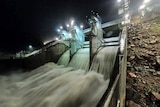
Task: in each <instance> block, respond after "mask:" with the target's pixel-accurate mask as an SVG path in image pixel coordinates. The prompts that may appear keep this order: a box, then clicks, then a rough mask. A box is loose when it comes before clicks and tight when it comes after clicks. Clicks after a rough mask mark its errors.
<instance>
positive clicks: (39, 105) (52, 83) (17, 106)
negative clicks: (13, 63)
mask: <svg viewBox="0 0 160 107" xmlns="http://www.w3.org/2000/svg"><path fill="white" fill-rule="evenodd" d="M0 84H1V87H0V107H96V105H97V103H98V102H99V100H100V99H101V97H102V95H103V94H104V92H105V90H106V89H107V87H108V84H109V80H106V81H105V80H104V77H103V76H102V75H101V74H98V73H96V72H88V73H85V71H84V70H74V69H73V68H72V67H64V66H59V65H57V64H54V63H47V64H45V65H43V66H41V67H39V68H37V69H35V70H33V71H31V72H27V73H21V74H16V75H9V76H0Z"/></svg>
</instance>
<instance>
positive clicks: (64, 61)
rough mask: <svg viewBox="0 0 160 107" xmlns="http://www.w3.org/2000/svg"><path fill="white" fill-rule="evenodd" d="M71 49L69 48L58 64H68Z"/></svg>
mask: <svg viewBox="0 0 160 107" xmlns="http://www.w3.org/2000/svg"><path fill="white" fill-rule="evenodd" d="M69 58H70V56H69V50H67V51H66V52H65V53H64V54H63V55H62V56H61V57H60V58H59V60H58V62H57V64H59V65H64V66H67V65H68V63H69Z"/></svg>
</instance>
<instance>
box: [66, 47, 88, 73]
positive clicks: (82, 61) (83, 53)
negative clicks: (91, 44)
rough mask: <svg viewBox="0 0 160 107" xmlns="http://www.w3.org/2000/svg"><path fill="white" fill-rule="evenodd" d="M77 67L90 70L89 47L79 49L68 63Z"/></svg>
mask: <svg viewBox="0 0 160 107" xmlns="http://www.w3.org/2000/svg"><path fill="white" fill-rule="evenodd" d="M68 66H70V67H74V68H75V69H82V70H85V71H88V69H89V48H83V49H79V50H78V52H77V53H76V54H75V55H74V56H73V58H72V60H71V61H70V63H69V64H68Z"/></svg>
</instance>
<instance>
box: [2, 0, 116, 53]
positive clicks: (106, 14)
mask: <svg viewBox="0 0 160 107" xmlns="http://www.w3.org/2000/svg"><path fill="white" fill-rule="evenodd" d="M1 2H2V3H0V5H1V6H0V7H1V9H0V14H1V16H0V23H1V24H0V25H1V31H0V35H1V39H0V51H9V52H17V51H19V50H25V49H26V48H27V46H28V45H32V46H33V47H37V48H38V47H39V46H41V45H42V44H43V42H44V41H46V40H49V39H53V38H54V37H56V36H57V34H56V29H57V28H58V27H59V26H60V25H63V26H65V24H66V23H67V22H68V21H69V20H70V19H74V20H75V21H76V23H77V24H81V23H83V24H84V26H85V28H86V27H89V26H88V24H87V22H86V18H85V17H86V16H89V15H90V14H91V13H90V11H91V10H93V11H95V12H98V13H99V15H100V16H101V17H102V21H103V22H107V21H110V20H114V19H117V18H118V11H117V9H118V8H117V0H3V1H1Z"/></svg>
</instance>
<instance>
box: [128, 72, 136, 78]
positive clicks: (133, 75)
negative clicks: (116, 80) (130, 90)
mask: <svg viewBox="0 0 160 107" xmlns="http://www.w3.org/2000/svg"><path fill="white" fill-rule="evenodd" d="M128 74H129V75H130V76H131V77H132V78H135V77H137V76H136V75H135V74H134V73H133V72H129V73H128Z"/></svg>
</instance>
